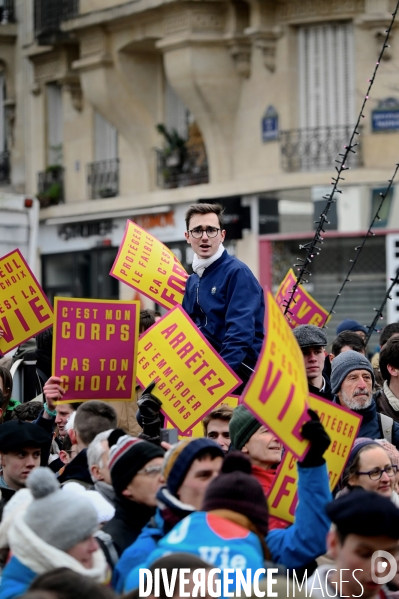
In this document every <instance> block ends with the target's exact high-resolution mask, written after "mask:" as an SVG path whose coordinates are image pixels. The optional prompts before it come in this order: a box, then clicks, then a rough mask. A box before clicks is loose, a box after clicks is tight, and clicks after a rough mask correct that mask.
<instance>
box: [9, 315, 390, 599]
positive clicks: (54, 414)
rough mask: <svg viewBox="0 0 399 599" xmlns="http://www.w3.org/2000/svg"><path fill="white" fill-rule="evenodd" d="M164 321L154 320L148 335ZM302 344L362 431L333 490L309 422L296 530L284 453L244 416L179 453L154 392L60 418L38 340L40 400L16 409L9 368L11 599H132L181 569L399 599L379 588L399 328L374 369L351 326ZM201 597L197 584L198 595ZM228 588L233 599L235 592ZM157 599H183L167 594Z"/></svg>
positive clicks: (322, 443) (360, 334) (207, 428)
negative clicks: (275, 505) (268, 574)
mask: <svg viewBox="0 0 399 599" xmlns="http://www.w3.org/2000/svg"><path fill="white" fill-rule="evenodd" d="M155 320H156V314H155V313H153V312H151V311H149V310H143V311H141V313H140V332H141V333H143V332H144V331H145V330H146V329H148V328H149V327H150V326H152V325H153V324H154V323H155ZM293 333H294V336H295V338H296V341H297V342H298V344H299V347H300V349H301V351H302V354H303V360H304V366H305V370H306V376H307V381H308V385H309V391H310V392H311V393H312V394H314V395H316V396H318V397H319V398H322V399H324V400H325V401H326V402H333V403H335V404H337V405H340V406H341V407H342V408H345V409H346V410H347V411H351V412H354V413H356V414H357V415H359V416H361V417H362V420H361V423H360V427H359V429H358V432H357V438H356V440H354V443H353V444H352V443H351V445H350V447H351V449H350V451H349V452H348V455H347V456H344V457H345V461H346V460H347V461H346V465H345V468H344V470H343V472H342V475H341V477H340V479H339V481H334V484H331V483H330V481H329V474H331V473H329V471H328V467H327V464H326V461H325V459H324V457H323V455H324V454H325V452H326V451H327V450H328V448H329V446H330V444H331V438H330V435H329V434H328V433H327V431H326V429H327V426H326V428H325V427H324V426H323V424H322V422H321V421H320V419H319V416H318V414H317V413H316V412H315V411H312V410H310V411H309V417H310V419H309V420H308V421H307V422H306V423H305V424H304V425H303V426H302V428H301V431H300V434H301V437H302V438H303V439H307V440H308V441H309V450H308V451H307V453H306V454H305V457H304V458H303V459H302V460H301V461H298V462H297V463H296V464H295V466H294V468H296V469H297V482H296V484H297V488H296V496H295V503H294V508H293V509H294V511H293V522H287V521H286V520H283V519H281V518H278V517H276V515H272V514H270V513H269V509H268V502H267V497H268V495H269V492H270V489H271V488H272V486H273V484H274V482H275V478H276V472H277V471H278V466H279V464H280V462H281V461H282V458H283V456H284V452H285V448H284V444H283V442H282V441H281V440H280V439H279V438H277V436H276V435H275V434H273V433H272V432H271V431H270V430H268V429H267V428H266V427H265V426H264V424H262V423H261V422H260V421H259V420H257V419H256V418H255V416H254V415H253V414H252V413H251V412H250V411H249V410H248V409H247V408H246V407H245V406H244V405H242V404H240V401H239V400H238V406H237V407H232V406H231V405H227V404H224V403H223V402H222V403H219V404H218V405H217V406H216V407H215V409H213V410H212V411H211V412H210V413H208V414H207V415H206V416H205V417H204V418H203V420H202V423H201V424H202V428H203V435H202V436H201V437H199V436H198V437H194V436H192V437H185V438H182V437H180V439H181V440H179V441H178V443H176V444H174V445H169V444H168V443H166V442H164V441H162V435H161V429H163V427H164V417H163V415H162V412H161V408H162V403H161V401H160V400H159V399H157V398H156V397H155V395H154V394H153V392H154V384H152V385H151V386H150V387H148V388H147V389H145V390H144V391H143V390H142V389H141V388H140V387H137V388H136V399H135V400H134V401H131V402H108V403H107V402H103V401H99V400H90V401H85V402H82V403H65V402H64V403H62V397H63V395H64V393H65V390H64V388H63V386H62V380H61V379H60V378H58V377H55V376H51V355H52V328H48V329H46V330H45V331H43V332H41V333H40V334H39V335H37V337H36V349H35V351H36V366H37V369H38V370H40V372H41V375H43V374H44V376H45V378H47V382H46V383H45V384H44V387H43V394H42V395H40V396H38V397H37V398H35V399H34V400H32V401H29V402H26V403H19V402H18V401H15V400H14V399H13V381H12V377H11V374H10V367H11V364H12V361H13V358H3V359H2V361H1V362H2V365H1V366H0V401H1V419H2V424H1V425H0V458H1V469H2V471H1V477H0V489H1V503H0V508H1V523H0V560H1V569H2V579H1V585H0V599H12V598H17V597H24V598H26V599H28V598H31V599H33V598H41V599H56V598H59V599H64V598H65V599H66V598H72V597H73V598H80V597H82V598H83V597H85V598H88V597H90V598H91V597H98V598H105V599H106V598H112V597H116V596H118V595H119V596H120V595H122V596H123V597H131V598H133V597H139V596H140V595H139V591H138V587H139V572H140V568H147V569H149V570H150V571H152V572H155V570H156V569H157V568H164V569H165V572H167V573H171V572H172V571H173V569H176V568H178V569H179V570H178V575H177V576H178V577H179V576H180V571H181V569H182V568H186V569H189V570H190V571H194V570H195V569H205V572H208V573H209V572H210V570H211V569H212V568H219V569H221V570H222V571H223V570H226V569H230V570H233V571H237V570H238V569H240V570H242V571H243V572H245V571H246V569H247V568H250V569H251V571H255V570H257V569H259V568H264V569H265V571H267V568H272V567H273V568H276V571H277V573H278V578H280V577H281V581H282V582H281V581H280V582H279V583H278V584H277V586H276V587H275V588H274V589H273V590H274V591H276V589H280V591H279V593H278V596H280V597H288V596H291V595H290V594H288V591H287V581H291V580H293V581H295V580H296V579H297V580H299V581H304V584H303V585H302V590H299V588H298V586H297V587H296V593H295V596H297V597H300V596H312V597H327V596H338V597H339V596H342V597H344V596H345V597H348V596H349V597H352V596H353V597H355V596H362V597H366V598H367V597H368V598H374V597H399V574H397V575H396V576H395V577H393V579H392V580H390V581H389V582H388V583H387V584H384V585H380V584H379V583H378V582H376V581H375V580H374V577H373V575H372V574H373V572H372V567H371V561H372V556H373V554H374V553H375V552H376V551H383V552H388V553H389V554H390V555H391V556H393V559H394V561H395V560H396V559H398V560H399V472H398V467H399V451H398V449H399V323H394V324H388V325H387V326H386V327H385V328H384V329H383V330H382V332H381V336H380V352H379V353H377V354H375V355H374V356H370V355H369V354H368V349H367V347H366V346H365V343H364V339H365V336H366V330H365V329H364V327H363V326H361V325H360V324H359V323H358V322H356V321H355V320H345V321H343V322H342V323H341V324H340V325H339V327H338V330H337V336H336V338H335V340H334V342H333V343H332V347H330V346H328V342H327V337H326V334H325V332H324V330H323V329H320V328H318V327H316V326H314V325H310V324H307V325H301V326H299V327H297V328H296V329H294V330H293ZM30 343H31V342H30ZM327 346H328V347H327ZM21 352H22V353H23V347H22V348H20V349H19V352H18V355H19V356H21ZM369 358H372V359H371V361H369ZM155 387H156V384H155ZM55 402H57V403H55ZM335 426H336V427H338V428H339V427H341V426H344V425H343V424H341V423H337V424H335V423H334V424H333V425H332V429H331V430H334V427H335ZM341 432H344V435H346V434H348V433H347V431H346V429H345V431H341ZM330 478H331V476H330ZM330 487H332V488H330ZM282 494H283V495H284V494H287V492H286V490H285V489H282ZM342 570H344V572H345V574H344V577H343V576H342ZM288 584H290V583H289V582H288ZM193 585H194V581H193V580H191V579H190V578H189V582H188V587H187V589H186V590H188V591H189V592H190V590H192V589H193ZM279 585H280V586H279ZM177 586H178V585H177ZM176 588H177V587H176ZM231 588H232V589H233V594H232V595H231V596H234V588H235V587H234V581H233V582H232V587H231ZM265 588H266V587H265ZM150 596H151V597H152V596H154V591H152V592H151V594H150ZM158 596H161V597H166V596H175V597H178V596H181V595H179V590H176V591H175V593H174V594H173V593H172V594H170V593H169V594H167V588H166V587H165V584H164V581H163V580H161V582H160V587H159V589H158ZM188 596H191V595H188ZM206 596H209V594H208V591H207V595H206ZM214 596H218V595H214Z"/></svg>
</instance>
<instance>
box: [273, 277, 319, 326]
mask: <svg viewBox="0 0 399 599" xmlns="http://www.w3.org/2000/svg"><path fill="white" fill-rule="evenodd" d="M295 283H296V277H295V274H294V271H293V270H292V268H291V269H290V270H289V271H288V272H287V274H286V276H285V277H284V279H283V281H282V283H281V285H280V287H279V288H278V290H277V293H276V302H277V304H278V305H279V306H280V309H281V311H282V312H283V313H284V311H285V303H284V301H285V300H288V299H289V297H290V295H291V289H292V288H293V286H294V285H295ZM294 299H295V302H294V301H292V302H291V305H290V314H287V321H288V323H289V325H290V327H291V328H292V329H295V327H297V326H299V325H300V324H314V325H315V326H316V327H322V326H323V325H324V323H325V322H326V319H327V316H328V312H327V310H325V309H324V308H323V307H322V306H320V304H319V303H318V302H316V300H314V299H313V297H312V296H311V295H310V293H308V292H307V291H306V289H305V288H304V287H303V286H301V285H299V287H298V288H297V290H296V292H295V297H294Z"/></svg>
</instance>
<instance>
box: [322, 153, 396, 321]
mask: <svg viewBox="0 0 399 599" xmlns="http://www.w3.org/2000/svg"><path fill="white" fill-rule="evenodd" d="M398 170H399V163H398V164H397V165H396V167H395V170H394V173H393V175H392V178H391V179H388V181H389V184H388V187H387V188H386V190H385V193H380V196H381V201H380V203H379V206H378V208H377V212H376V213H375V215H374V218H373V220H372V221H371V223H370V226H369V228H368V230H367V233H366V235H365V236H364V238H363V241H362V243H361V244H360V245H358V246H356V247H355V252H356V256H355V258H354V259H353V260H350V261H349V262H351V266H350V268H349V271H348V274H347V275H346V277H345V279H344V281H343V283H342V285H341V288H340V290H339V291H338V293H337V295H336V297H335V300H334V302H333V305H332V306H331V309H330V311H329V313H328V315H327V317H326V319H325V321H324V324H323V327H322V328H323V329H324V328H326V329H327V328H328V327H327V326H326V324H327V321H328V319H329V318H330V316H331V314H335V311H334V308H335V306H336V305H337V302H338V300H339V298H340V297H341V295H342V292H343V290H344V287H345V285H346V284H347V283H350V281H351V279H350V276H351V274H352V271H353V269H354V268H355V265H356V262H357V261H358V259H359V256H360V254H361V252H362V250H363V248H364V246H365V243H366V241H367V240H368V238H369V237H374V236H375V233H373V231H372V228H373V226H374V223H375V222H376V221H377V220H381V217H380V210H381V208H382V205H383V204H384V201H385V198H386V197H387V195H388V194H389V192H390V190H391V187H392V185H393V181H394V179H395V177H396V174H397V172H398Z"/></svg>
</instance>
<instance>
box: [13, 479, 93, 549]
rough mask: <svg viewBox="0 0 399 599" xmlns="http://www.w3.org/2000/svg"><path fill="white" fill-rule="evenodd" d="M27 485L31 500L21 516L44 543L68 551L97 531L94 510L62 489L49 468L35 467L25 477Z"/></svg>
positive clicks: (87, 503) (79, 498)
mask: <svg viewBox="0 0 399 599" xmlns="http://www.w3.org/2000/svg"><path fill="white" fill-rule="evenodd" d="M26 486H27V487H28V488H29V489H30V491H31V493H32V495H33V501H32V503H31V504H30V505H29V506H28V508H27V510H26V512H25V515H24V516H23V517H24V519H25V522H26V524H27V525H28V526H29V528H31V529H32V530H33V532H34V533H35V534H36V535H37V536H38V537H40V538H41V539H43V541H44V542H45V543H48V544H49V545H51V546H52V547H56V548H57V549H60V550H61V551H68V550H69V549H71V548H72V547H73V546H74V545H77V544H78V543H80V542H81V541H84V540H85V539H87V538H88V537H90V536H91V535H93V534H94V533H95V532H96V530H97V527H98V524H97V514H96V510H95V509H94V507H93V506H92V505H91V503H90V502H89V501H88V500H87V499H85V498H84V497H83V496H80V495H75V494H74V493H69V492H68V490H67V489H64V490H62V489H61V487H60V486H59V484H58V482H57V479H56V477H55V474H53V472H51V470H50V469H49V468H35V470H33V471H32V472H31V474H30V475H29V476H28V478H27V481H26Z"/></svg>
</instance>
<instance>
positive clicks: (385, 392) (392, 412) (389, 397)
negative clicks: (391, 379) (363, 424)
mask: <svg viewBox="0 0 399 599" xmlns="http://www.w3.org/2000/svg"><path fill="white" fill-rule="evenodd" d="M373 397H374V401H375V405H376V407H377V411H378V412H379V413H380V414H386V415H387V416H389V417H390V418H392V419H393V420H394V421H395V422H399V399H398V398H397V397H396V396H395V395H394V394H393V393H392V391H391V390H390V388H389V386H388V383H387V382H386V381H385V382H384V386H383V388H382V389H379V390H378V391H377V392H376V393H375V394H374V396H373Z"/></svg>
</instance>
